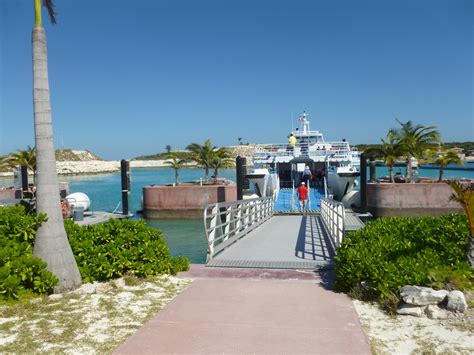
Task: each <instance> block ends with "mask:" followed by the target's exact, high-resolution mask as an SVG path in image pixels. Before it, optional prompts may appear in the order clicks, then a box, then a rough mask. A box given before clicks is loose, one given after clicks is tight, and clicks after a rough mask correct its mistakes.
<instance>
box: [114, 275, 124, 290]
mask: <svg viewBox="0 0 474 355" xmlns="http://www.w3.org/2000/svg"><path fill="white" fill-rule="evenodd" d="M114 284H115V287H117V288H122V287H125V280H124V279H123V278H122V277H121V278H119V279H115V280H114Z"/></svg>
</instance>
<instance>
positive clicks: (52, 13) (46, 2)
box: [43, 0, 57, 25]
mask: <svg viewBox="0 0 474 355" xmlns="http://www.w3.org/2000/svg"><path fill="white" fill-rule="evenodd" d="M43 6H44V7H46V9H47V10H48V15H49V18H50V20H51V23H52V24H53V25H55V24H56V15H57V13H56V10H55V6H54V3H53V0H43Z"/></svg>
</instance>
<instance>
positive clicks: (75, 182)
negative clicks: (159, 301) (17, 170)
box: [0, 166, 474, 263]
mask: <svg viewBox="0 0 474 355" xmlns="http://www.w3.org/2000/svg"><path fill="white" fill-rule="evenodd" d="M376 173H377V177H382V176H388V174H389V172H388V168H386V167H381V166H378V167H376ZM395 173H401V174H405V168H403V167H396V168H395ZM368 174H369V171H367V176H368ZM420 176H423V177H430V178H437V177H438V170H435V169H423V168H421V169H420ZM130 177H131V192H130V196H129V206H130V211H131V212H132V213H134V214H136V212H137V211H138V210H141V209H142V206H141V198H142V188H143V186H147V185H161V184H171V183H173V182H174V181H175V176H174V170H173V169H171V168H161V169H132V171H131V173H130ZM203 177H204V172H203V170H201V169H182V170H180V171H179V181H181V182H186V181H195V180H199V179H200V178H203ZM219 177H224V178H226V179H229V180H232V181H235V169H221V170H219ZM444 178H457V179H460V178H470V179H474V171H468V170H446V171H445V173H444ZM59 180H60V181H67V182H69V189H70V192H71V193H72V192H84V193H85V194H87V195H88V196H89V198H90V199H91V208H92V210H93V211H113V210H115V209H117V210H118V211H121V210H122V206H121V205H120V202H121V198H122V197H121V181H120V173H111V174H98V175H82V176H60V177H59ZM12 184H13V181H12V179H0V186H11V185H12ZM136 218H138V217H136ZM146 223H147V224H148V225H149V226H150V227H152V228H156V229H160V230H162V231H163V234H164V238H165V240H166V242H167V243H168V246H169V247H170V251H171V254H172V255H183V256H185V257H187V258H189V259H190V260H191V262H193V263H204V262H205V261H206V251H207V241H206V237H205V234H204V222H203V219H202V218H201V219H159V220H147V221H146Z"/></svg>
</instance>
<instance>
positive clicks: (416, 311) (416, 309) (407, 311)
mask: <svg viewBox="0 0 474 355" xmlns="http://www.w3.org/2000/svg"><path fill="white" fill-rule="evenodd" d="M397 313H398V314H401V315H404V316H405V315H407V316H414V317H423V314H425V307H423V306H415V305H412V304H407V303H404V304H402V305H400V306H399V307H398V309H397Z"/></svg>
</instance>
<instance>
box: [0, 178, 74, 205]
mask: <svg viewBox="0 0 474 355" xmlns="http://www.w3.org/2000/svg"><path fill="white" fill-rule="evenodd" d="M58 185H59V193H60V194H61V197H66V195H69V183H68V182H59V183H58ZM21 196H22V195H21V189H15V188H13V187H11V188H10V187H9V188H0V201H13V200H18V199H21Z"/></svg>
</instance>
